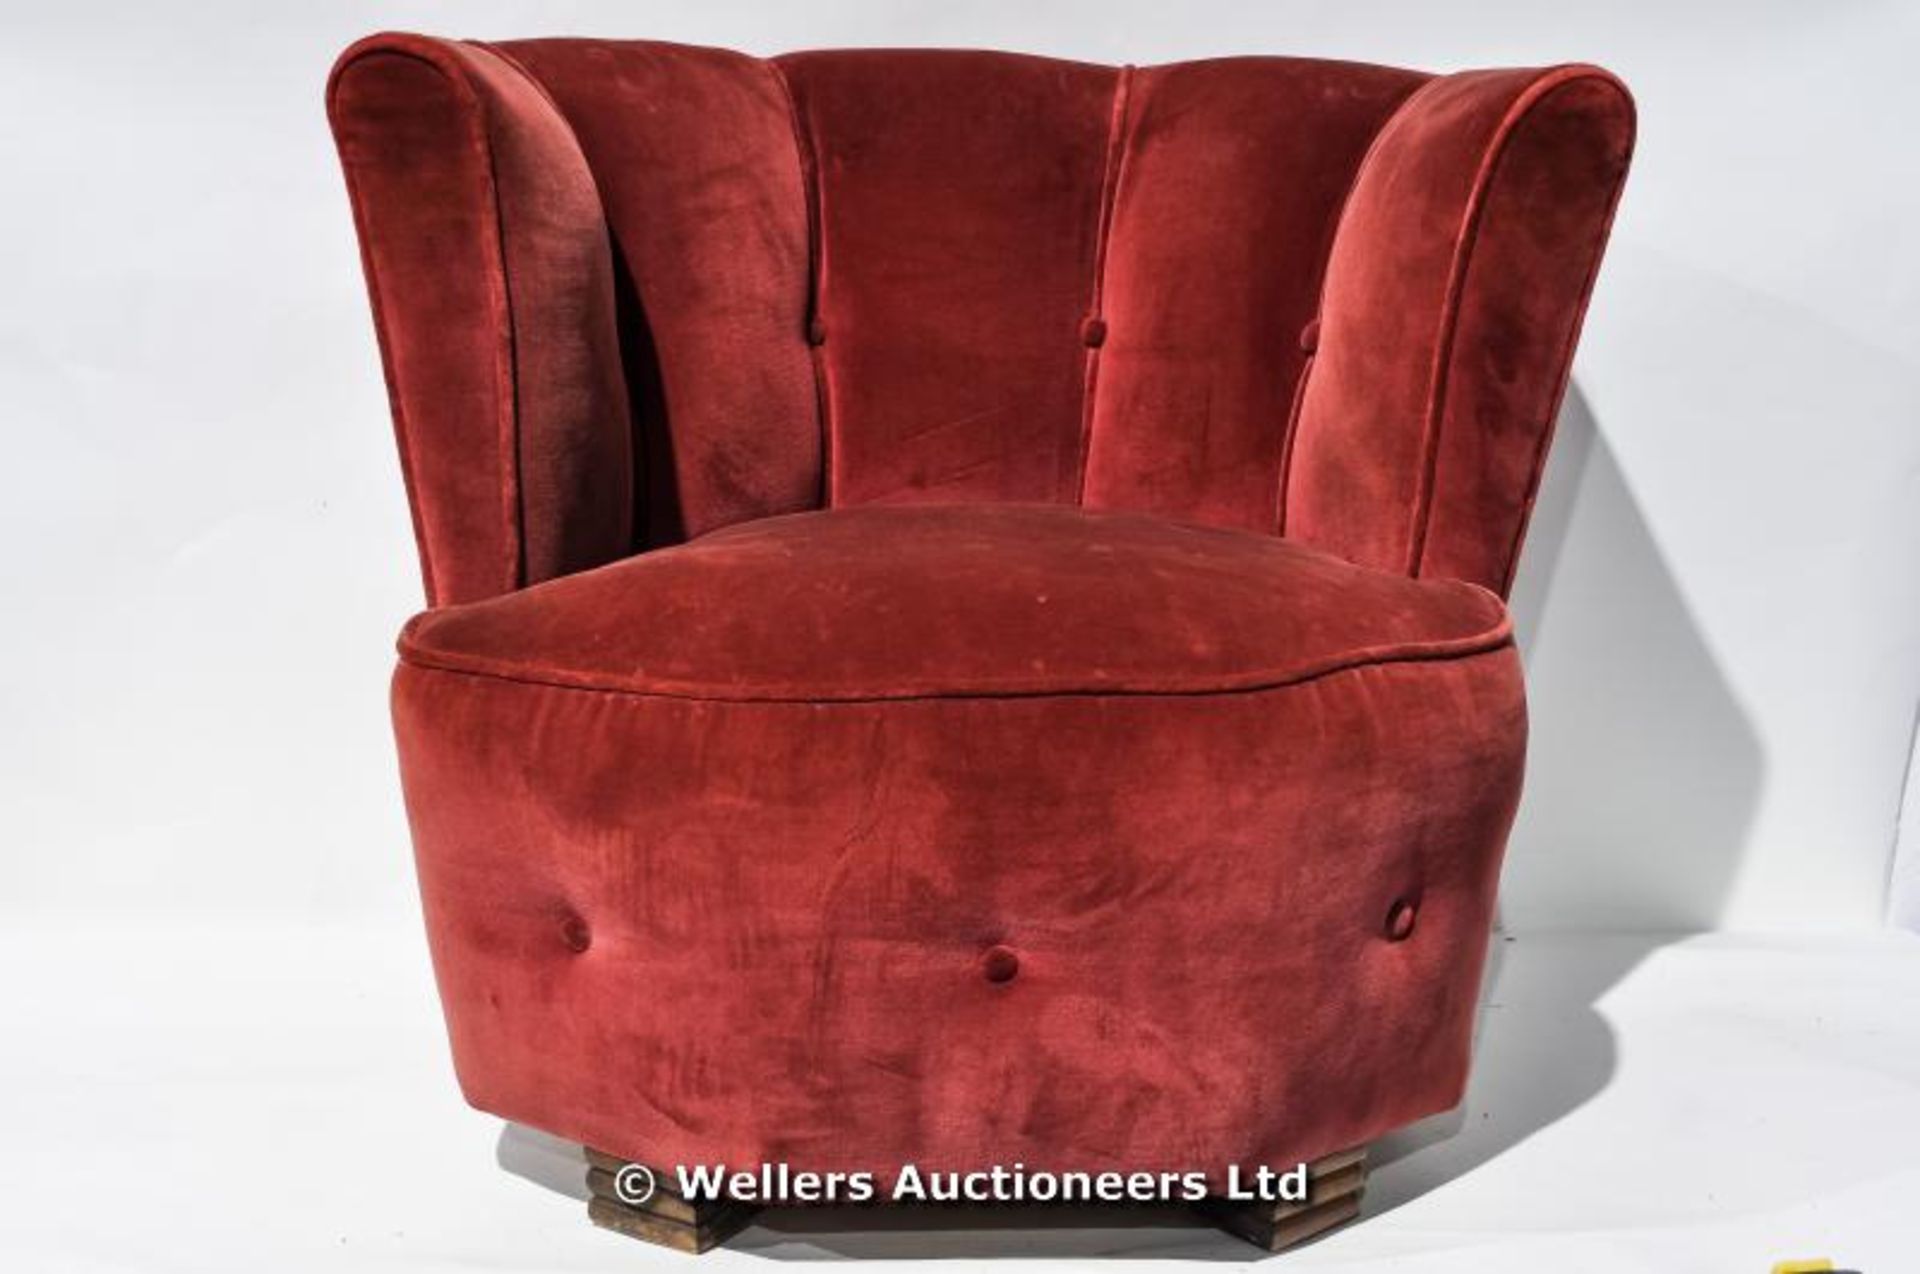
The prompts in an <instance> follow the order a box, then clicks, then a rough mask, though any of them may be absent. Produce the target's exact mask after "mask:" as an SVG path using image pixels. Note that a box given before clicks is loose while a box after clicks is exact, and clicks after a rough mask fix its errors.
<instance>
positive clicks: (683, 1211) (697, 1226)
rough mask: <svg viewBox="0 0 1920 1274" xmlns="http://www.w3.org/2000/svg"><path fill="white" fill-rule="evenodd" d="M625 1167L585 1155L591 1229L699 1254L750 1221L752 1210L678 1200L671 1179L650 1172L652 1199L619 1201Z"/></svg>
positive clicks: (613, 1159)
mask: <svg viewBox="0 0 1920 1274" xmlns="http://www.w3.org/2000/svg"><path fill="white" fill-rule="evenodd" d="M627 1166H628V1161H627V1160H625V1159H622V1158H620V1157H618V1156H617V1155H609V1154H604V1153H602V1152H601V1151H598V1150H594V1149H592V1148H589V1149H588V1150H587V1188H588V1189H589V1190H591V1191H593V1197H592V1198H591V1199H588V1200H587V1217H588V1219H589V1220H591V1221H592V1222H593V1223H594V1224H595V1225H597V1226H599V1227H601V1228H602V1229H606V1230H614V1231H617V1232H619V1233H621V1234H624V1235H626V1236H627V1237H629V1238H635V1239H640V1240H641V1241H643V1242H646V1243H655V1244H658V1245H659V1246H661V1247H670V1248H672V1249H674V1250H675V1251H677V1252H689V1253H693V1254H696V1255H697V1254H699V1253H701V1252H704V1251H706V1250H707V1249H708V1248H710V1247H714V1246H716V1245H717V1244H721V1243H724V1242H726V1241H727V1240H728V1239H730V1238H732V1237H733V1236H734V1235H736V1234H738V1233H739V1232H740V1231H741V1230H743V1229H745V1228H746V1227H747V1224H748V1223H749V1222H750V1221H752V1220H753V1214H754V1212H755V1210H756V1209H754V1208H752V1207H749V1206H748V1205H746V1204H744V1203H738V1202H735V1201H734V1200H731V1199H688V1198H683V1197H682V1196H681V1195H680V1193H679V1190H678V1187H677V1186H676V1184H675V1182H674V1178H673V1176H672V1174H671V1173H666V1172H662V1171H660V1170H658V1169H655V1170H654V1173H653V1180H654V1189H653V1194H652V1196H651V1197H649V1198H648V1199H646V1200H645V1201H644V1202H640V1203H630V1202H628V1201H627V1200H625V1199H623V1198H621V1195H620V1191H619V1190H618V1189H617V1188H616V1186H615V1181H616V1180H617V1179H618V1177H619V1174H620V1170H621V1169H622V1168H625V1167H627Z"/></svg>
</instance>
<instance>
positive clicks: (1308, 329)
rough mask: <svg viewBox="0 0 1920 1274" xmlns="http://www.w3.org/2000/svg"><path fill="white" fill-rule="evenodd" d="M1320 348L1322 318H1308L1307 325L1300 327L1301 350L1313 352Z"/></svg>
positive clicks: (1306, 352) (1302, 351)
mask: <svg viewBox="0 0 1920 1274" xmlns="http://www.w3.org/2000/svg"><path fill="white" fill-rule="evenodd" d="M1319 348H1320V320H1319V319H1308V320H1307V325H1306V326H1305V327H1303V328H1301V329H1300V352H1301V353H1302V354H1311V353H1313V352H1314V351H1315V350H1317V349H1319Z"/></svg>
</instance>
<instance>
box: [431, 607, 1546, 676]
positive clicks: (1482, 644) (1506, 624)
mask: <svg viewBox="0 0 1920 1274" xmlns="http://www.w3.org/2000/svg"><path fill="white" fill-rule="evenodd" d="M1459 583H1461V585H1462V586H1463V587H1467V588H1473V589H1476V590H1478V591H1480V592H1482V593H1486V594H1487V596H1488V597H1489V598H1492V599H1493V600H1494V601H1495V602H1496V603H1497V602H1498V601H1499V599H1498V598H1495V597H1494V596H1493V594H1492V593H1491V592H1489V591H1488V590H1486V589H1484V588H1481V587H1480V586H1479V585H1478V584H1469V583H1465V582H1464V581H1460V582H1459ZM430 615H431V612H429V613H428V614H423V615H416V616H414V618H413V619H411V620H409V621H408V622H407V625H406V627H405V628H403V629H402V630H401V632H400V641H399V653H400V661H401V663H403V664H407V665H410V666H412V667H416V668H425V669H429V670H432V671H435V672H451V673H460V674H462V675H466V676H475V677H487V678H491V679H493V680H496V681H512V682H519V683H522V684H525V685H535V686H553V687H556V688H559V689H563V690H592V691H598V692H602V693H607V694H625V695H635V696H638V697H642V698H660V699H697V700H703V701H712V702H726V703H872V702H878V701H883V700H897V699H1032V698H1058V697H1073V698H1077V697H1094V698H1101V697H1109V698H1119V697H1129V696H1207V695H1216V694H1236V693H1244V692H1248V691H1255V690H1276V689H1281V688H1283V687H1287V686H1295V685H1301V684H1304V683H1306V682H1311V681H1316V680H1318V679H1320V678H1322V677H1326V676H1330V675H1332V674H1334V673H1339V672H1349V671H1354V670H1356V669H1360V668H1366V667H1372V666H1376V665H1382V664H1403V663H1430V662H1442V661H1449V660H1456V659H1468V658H1472V657H1474V656H1477V655H1484V654H1490V653H1493V652H1495V651H1498V650H1503V649H1506V648H1508V647H1510V646H1512V645H1513V624H1512V620H1511V619H1510V618H1509V617H1508V615H1507V613H1506V608H1505V607H1504V606H1502V607H1501V608H1500V619H1499V622H1498V623H1496V624H1495V625H1494V626H1493V627H1492V628H1489V629H1487V630H1486V631H1484V632H1481V633H1475V634H1472V635H1469V636H1466V637H1454V638H1447V639H1443V640H1439V641H1427V642H1393V643H1387V644H1383V645H1378V646H1361V647H1358V648H1355V649H1353V650H1346V651H1341V652H1340V653H1338V654H1335V655H1328V656H1326V657H1324V658H1320V659H1310V660H1305V661H1303V662H1301V663H1299V664H1295V665H1290V666H1282V667H1273V668H1260V669H1253V670H1249V671H1246V672H1240V673H1231V674H1222V675H1214V676H1208V677H1194V676H1186V677H1177V676H1176V677H1138V678H1133V679H1120V680H1115V681H1111V682H1079V683H1076V682H1073V681H1070V680H1065V679H1052V680H1049V679H1045V678H1041V677H1005V678H994V679H992V680H985V679H982V680H979V681H976V682H973V683H966V682H956V683H954V684H951V685H945V686H942V687H940V688H939V689H934V688H932V687H928V686H920V685H912V684H906V685H898V686H889V687H882V688H877V689H873V690H863V691H860V692H858V693H852V692H847V691H834V690H815V691H809V690H806V689H804V688H802V687H799V686H774V687H769V688H767V689H764V690H753V689H733V688H729V687H717V686H714V685H712V684H710V683H706V682H698V681H691V680H686V679H681V678H659V679H657V680H647V679H644V678H632V677H621V676H618V675H613V674H608V673H597V672H581V671H574V670H568V669H549V668H528V667H526V666H525V665H521V664H515V663H510V662H508V661H506V660H499V659H487V658H483V657H480V656H475V655H454V654H447V653H445V652H442V651H434V650H429V649H426V648H425V647H423V646H421V645H420V644H419V643H417V642H416V641H414V639H413V638H414V633H415V631H416V629H417V628H418V626H419V625H420V624H421V622H422V621H424V620H426V619H427V618H429V617H430Z"/></svg>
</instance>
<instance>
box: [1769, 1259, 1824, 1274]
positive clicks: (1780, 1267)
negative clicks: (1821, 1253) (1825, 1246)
mask: <svg viewBox="0 0 1920 1274" xmlns="http://www.w3.org/2000/svg"><path fill="white" fill-rule="evenodd" d="M1832 1269H1833V1262H1832V1261H1829V1260H1827V1259H1826V1258H1825V1257H1820V1258H1818V1259H1816V1260H1812V1261H1775V1262H1774V1263H1773V1274H1829V1271H1831V1270H1832Z"/></svg>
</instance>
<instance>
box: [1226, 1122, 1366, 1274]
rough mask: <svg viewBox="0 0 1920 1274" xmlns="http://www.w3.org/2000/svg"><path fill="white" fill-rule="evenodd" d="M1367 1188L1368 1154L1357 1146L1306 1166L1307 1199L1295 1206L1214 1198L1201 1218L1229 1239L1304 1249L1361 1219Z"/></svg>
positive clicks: (1274, 1249) (1267, 1246) (1275, 1248)
mask: <svg viewBox="0 0 1920 1274" xmlns="http://www.w3.org/2000/svg"><path fill="white" fill-rule="evenodd" d="M1366 1188H1367V1149H1366V1147H1365V1146H1357V1147H1355V1148H1354V1149H1352V1150H1342V1151H1339V1152H1338V1153H1336V1154H1331V1155H1326V1156H1324V1157H1323V1158H1319V1159H1316V1160H1314V1161H1313V1162H1312V1163H1310V1164H1308V1165H1307V1197H1306V1198H1305V1199H1303V1200H1301V1201H1299V1202H1294V1203H1241V1202H1235V1201H1233V1200H1230V1199H1222V1198H1217V1197H1210V1198H1208V1199H1207V1200H1206V1201H1205V1202H1203V1203H1200V1204H1198V1205H1197V1207H1198V1209H1199V1211H1200V1213H1201V1214H1202V1215H1203V1216H1205V1217H1206V1218H1207V1219H1208V1220H1209V1221H1212V1222H1213V1223H1214V1224H1215V1225H1217V1226H1219V1227H1220V1228H1221V1229H1223V1230H1225V1231H1227V1232H1228V1233H1229V1234H1236V1235H1238V1236H1239V1237H1241V1238H1243V1239H1245V1240H1246V1241H1247V1242H1249V1243H1252V1244H1255V1245H1257V1246H1259V1247H1263V1248H1265V1249H1267V1251H1269V1252H1278V1251H1280V1250H1281V1249H1282V1248H1289V1247H1295V1246H1298V1245H1299V1244H1301V1243H1305V1242H1306V1241H1307V1240H1308V1239H1314V1238H1318V1237H1320V1236H1321V1235H1322V1234H1325V1233H1326V1232H1327V1231H1328V1230H1331V1229H1334V1228H1335V1227H1336V1226H1341V1225H1345V1224H1346V1223H1347V1222H1349V1221H1351V1220H1353V1219H1354V1218H1355V1217H1357V1216H1359V1215H1360V1197H1361V1195H1363V1194H1364V1193H1365V1192H1366Z"/></svg>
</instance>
